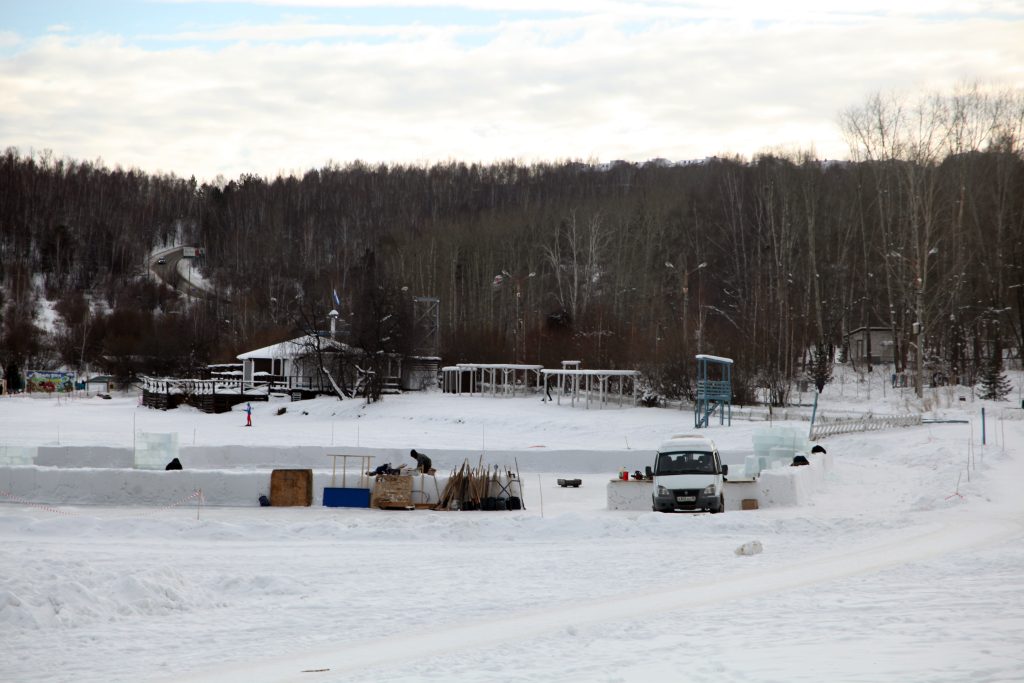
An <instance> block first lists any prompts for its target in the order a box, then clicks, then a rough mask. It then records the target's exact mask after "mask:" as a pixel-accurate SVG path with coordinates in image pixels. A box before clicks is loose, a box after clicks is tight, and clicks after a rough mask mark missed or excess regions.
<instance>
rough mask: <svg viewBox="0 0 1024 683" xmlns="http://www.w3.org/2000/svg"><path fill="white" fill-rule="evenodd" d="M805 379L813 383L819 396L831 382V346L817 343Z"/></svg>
mask: <svg viewBox="0 0 1024 683" xmlns="http://www.w3.org/2000/svg"><path fill="white" fill-rule="evenodd" d="M807 379H809V380H811V381H812V382H814V386H815V387H816V388H817V389H818V393H819V394H820V393H821V392H822V391H824V390H825V385H826V384H828V383H829V382H831V381H832V345H831V344H826V343H824V342H819V343H817V344H815V345H814V350H813V351H812V353H811V364H810V366H808V368H807Z"/></svg>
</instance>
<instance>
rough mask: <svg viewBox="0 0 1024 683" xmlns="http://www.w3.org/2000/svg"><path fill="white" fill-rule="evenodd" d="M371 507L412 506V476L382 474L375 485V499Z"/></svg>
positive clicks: (371, 502)
mask: <svg viewBox="0 0 1024 683" xmlns="http://www.w3.org/2000/svg"><path fill="white" fill-rule="evenodd" d="M370 507H376V508H403V509H404V508H411V507H413V504H412V477H408V476H405V477H403V476H401V475H397V474H382V475H380V476H378V477H377V479H376V481H375V482H374V485H373V499H372V500H371V501H370Z"/></svg>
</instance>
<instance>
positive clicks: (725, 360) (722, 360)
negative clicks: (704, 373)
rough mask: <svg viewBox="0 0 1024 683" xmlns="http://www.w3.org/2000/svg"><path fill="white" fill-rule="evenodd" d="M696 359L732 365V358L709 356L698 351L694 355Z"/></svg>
mask: <svg viewBox="0 0 1024 683" xmlns="http://www.w3.org/2000/svg"><path fill="white" fill-rule="evenodd" d="M696 358H697V360H710V361H714V362H715V363H727V364H729V365H732V358H722V357H721V356H709V355H707V354H706V353H698V354H697V356H696Z"/></svg>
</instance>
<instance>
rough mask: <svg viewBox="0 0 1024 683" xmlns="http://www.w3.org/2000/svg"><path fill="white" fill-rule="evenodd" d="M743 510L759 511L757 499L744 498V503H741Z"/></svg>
mask: <svg viewBox="0 0 1024 683" xmlns="http://www.w3.org/2000/svg"><path fill="white" fill-rule="evenodd" d="M740 505H741V509H743V510H756V509H757V498H744V499H743V502H742V503H740Z"/></svg>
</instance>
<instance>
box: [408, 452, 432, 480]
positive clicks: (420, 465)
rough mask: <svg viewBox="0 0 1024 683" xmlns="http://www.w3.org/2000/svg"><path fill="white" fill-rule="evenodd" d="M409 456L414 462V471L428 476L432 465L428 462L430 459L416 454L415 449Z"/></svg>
mask: <svg viewBox="0 0 1024 683" xmlns="http://www.w3.org/2000/svg"><path fill="white" fill-rule="evenodd" d="M409 456H410V457H411V458H412V459H413V460H415V461H416V469H418V470H419V471H420V472H422V473H423V474H430V470H431V469H432V465H433V463H431V462H430V458H428V457H427V456H425V455H423V454H422V453H417V452H416V449H415V448H414V449H412V450H411V451H409Z"/></svg>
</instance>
